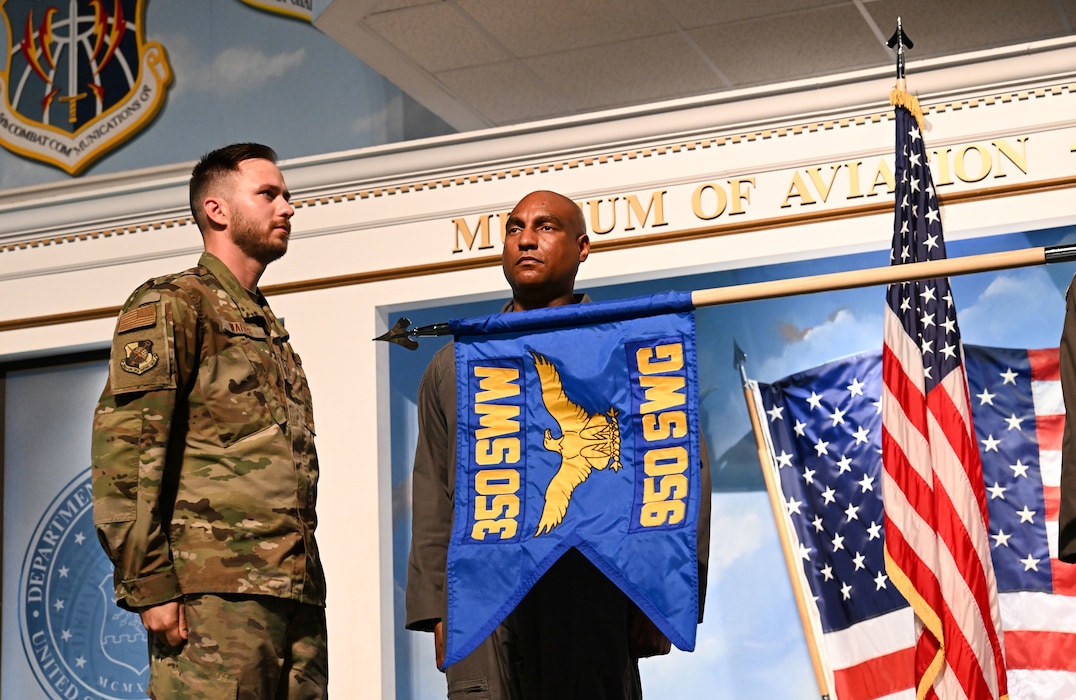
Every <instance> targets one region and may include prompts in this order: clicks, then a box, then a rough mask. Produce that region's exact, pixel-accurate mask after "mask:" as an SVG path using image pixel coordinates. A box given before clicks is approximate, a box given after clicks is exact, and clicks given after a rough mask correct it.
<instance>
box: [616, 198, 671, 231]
mask: <svg viewBox="0 0 1076 700" xmlns="http://www.w3.org/2000/svg"><path fill="white" fill-rule="evenodd" d="M665 192H666V190H656V191H654V192H651V193H650V202H649V203H648V204H647V205H646V209H643V205H642V204H641V203H640V202H639V198H638V197H637V196H635V195H633V194H629V195H628V196H627V197H625V198H624V201H626V202H627V203H628V223H627V224H625V226H624V230H625V231H634V230H635V224H634V223H632V214H634V215H635V220H636V221H638V222H639V226H640V227H643V228H645V227H646V220H647V219H648V218H649V217H650V211H651V210H653V212H654V223H653V224H651V226H668V225H669V222H668V221H666V220H665Z"/></svg>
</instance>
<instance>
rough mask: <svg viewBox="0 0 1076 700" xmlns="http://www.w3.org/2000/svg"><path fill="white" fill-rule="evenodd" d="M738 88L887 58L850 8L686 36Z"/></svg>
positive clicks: (715, 28)
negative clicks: (692, 40)
mask: <svg viewBox="0 0 1076 700" xmlns="http://www.w3.org/2000/svg"><path fill="white" fill-rule="evenodd" d="M689 35H690V36H691V38H692V39H694V40H695V42H696V43H697V44H698V46H699V48H700V49H702V50H703V51H704V52H705V53H706V55H708V56H709V57H710V59H711V60H712V61H713V62H714V64H715V65H716V66H717V67H718V69H719V70H720V71H721V72H722V73H723V74H724V75H725V76H726V77H727V78H728V79H729V80H731V81H732V82H733V83H734V84H735V85H736V86H737V87H741V86H751V85H760V84H764V83H768V82H781V81H787V80H796V79H800V78H809V77H815V76H821V75H827V74H830V73H841V72H845V71H854V70H857V69H860V68H866V67H875V66H879V65H885V63H886V62H888V61H890V60H891V58H890V52H889V50H888V49H886V48H885V46H884V45H883V44H882V43H881V42H880V41H879V39H878V37H877V36H876V35H875V34H874V32H873V30H872V29H871V27H870V25H868V24H867V22H866V21H865V20H864V19H863V16H862V15H860V14H859V12H858V11H857V10H856V9H855V8H854V7H851V6H844V5H842V6H832V7H827V8H823V9H816V10H809V11H804V12H798V13H795V14H788V15H782V16H779V17H767V18H764V19H755V20H746V21H742V22H734V23H731V24H722V25H716V26H711V27H702V28H699V29H694V30H691V31H690V32H689Z"/></svg>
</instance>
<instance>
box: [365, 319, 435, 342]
mask: <svg viewBox="0 0 1076 700" xmlns="http://www.w3.org/2000/svg"><path fill="white" fill-rule="evenodd" d="M410 326H411V319H409V318H407V317H406V316H401V317H400V318H399V320H397V321H396V325H394V326H393V327H392V328H390V329H389V330H388V332H387V333H384V334H383V335H379V336H377V337H376V338H374V340H384V341H386V342H389V343H396V344H397V345H400V346H402V347H405V348H407V349H408V350H417V349H418V341H416V340H415V339H414V337H412V336H417V337H432V336H438V335H448V333H449V330H448V324H447V323H432V324H430V325H428V326H419V327H418V328H410Z"/></svg>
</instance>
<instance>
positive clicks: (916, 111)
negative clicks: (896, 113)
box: [889, 80, 923, 131]
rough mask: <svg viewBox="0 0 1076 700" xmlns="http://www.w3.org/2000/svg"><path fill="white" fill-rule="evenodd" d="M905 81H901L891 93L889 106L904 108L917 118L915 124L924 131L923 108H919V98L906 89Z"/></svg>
mask: <svg viewBox="0 0 1076 700" xmlns="http://www.w3.org/2000/svg"><path fill="white" fill-rule="evenodd" d="M903 83H904V81H903V80H902V81H900V83H898V84H897V85H896V86H895V87H894V88H893V90H892V91H891V92H890V93H889V104H891V105H893V106H894V107H903V108H904V109H906V110H908V111H909V112H911V114H912V116H913V117H915V123H916V124H918V125H919V130H920V131H922V129H923V108H922V107H920V106H919V98H918V97H916V96H915V95H913V94H911V93H909V92H908V91H907V90H905V89H904V84H903Z"/></svg>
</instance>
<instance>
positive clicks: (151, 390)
mask: <svg viewBox="0 0 1076 700" xmlns="http://www.w3.org/2000/svg"><path fill="white" fill-rule="evenodd" d="M139 292H141V293H139ZM139 292H136V293H135V294H134V295H132V298H131V300H130V301H129V302H128V303H127V304H126V305H125V306H124V309H123V311H122V312H121V314H120V317H119V319H118V321H117V324H116V332H115V335H114V336H113V341H112V353H111V358H110V360H109V372H108V380H107V383H106V384H105V389H104V392H103V393H102V395H101V399H100V401H99V402H98V405H97V409H96V411H95V413H94V419H93V434H92V440H91V463H92V467H93V500H94V504H93V510H94V524H95V526H96V529H97V538H98V540H99V541H100V543H101V546H102V547H103V548H104V550H105V552H106V554H107V555H108V557H109V559H111V561H112V564H113V567H114V572H113V577H114V583H115V593H116V600H117V602H118V604H119V605H120V606H121V607H123V608H127V609H138V608H144V607H149V606H153V605H157V604H160V603H164V602H167V601H169V600H175V599H176V598H179V597H180V595H181V593H182V592H181V591H180V589H179V583H178V580H177V578H176V575H175V571H174V569H173V567H172V554H171V550H170V547H169V541H168V531H167V527H168V522H169V520H170V518H171V510H172V504H171V503H170V502H169V500H168V494H169V493H172V494H174V492H175V485H174V483H172V482H174V481H175V479H176V478H177V476H178V475H177V471H178V465H174V466H172V465H171V461H174V460H169V455H170V451H169V443H170V439H172V438H173V436H174V433H178V438H177V439H179V440H182V439H183V437H182V430H174V426H175V423H176V421H175V420H174V418H175V415H176V409H177V396H178V395H179V392H178V389H179V387H181V386H183V385H184V383H185V378H186V377H189V376H190V373H191V369H190V368H191V367H192V364H191V361H190V359H189V358H190V352H189V349H190V348H192V347H194V345H195V343H194V342H193V336H194V334H195V329H196V324H197V309H196V305H195V304H194V303H193V302H192V301H191V299H190V298H189V297H188V296H187V295H186V294H185V293H183V292H180V291H177V290H161V289H156V288H150V289H148V290H139Z"/></svg>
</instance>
